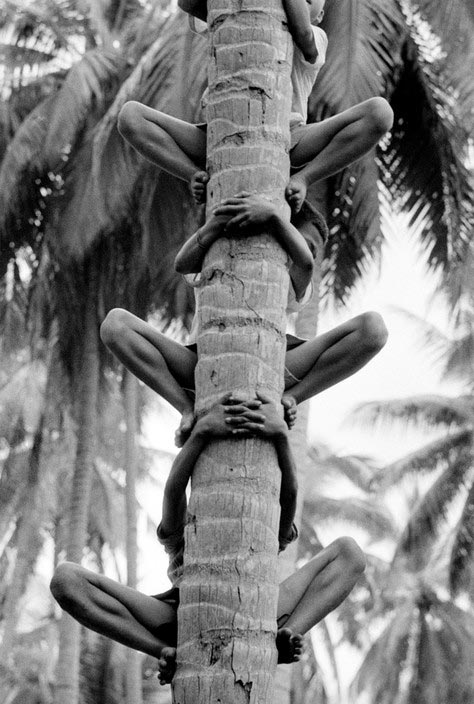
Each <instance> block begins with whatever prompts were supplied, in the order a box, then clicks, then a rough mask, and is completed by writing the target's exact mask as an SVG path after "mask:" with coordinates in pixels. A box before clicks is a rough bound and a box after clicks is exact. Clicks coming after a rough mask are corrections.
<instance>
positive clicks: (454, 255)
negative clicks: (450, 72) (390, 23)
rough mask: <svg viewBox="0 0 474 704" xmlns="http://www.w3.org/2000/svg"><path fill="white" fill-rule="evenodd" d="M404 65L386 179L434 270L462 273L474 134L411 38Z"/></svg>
mask: <svg viewBox="0 0 474 704" xmlns="http://www.w3.org/2000/svg"><path fill="white" fill-rule="evenodd" d="M403 61H404V66H403V70H402V73H401V75H400V78H399V80H398V82H397V84H396V87H395V89H394V91H393V93H392V96H391V99H390V103H391V105H392V108H393V110H394V113H395V123H394V128H393V130H392V135H391V139H390V141H389V142H388V143H387V145H386V148H385V150H382V151H381V152H380V158H381V165H382V172H381V176H382V180H383V183H384V185H385V187H386V188H387V190H388V191H389V193H390V194H391V197H392V199H393V203H394V204H395V206H396V207H398V208H399V209H401V210H403V211H405V212H407V213H408V214H409V218H410V224H411V225H412V226H416V227H419V228H420V235H421V238H422V242H423V244H424V246H425V249H426V252H427V256H428V263H429V265H430V266H431V267H433V268H436V267H442V268H444V269H446V270H447V269H448V266H451V267H453V268H455V269H456V268H457V267H461V268H462V266H463V264H464V263H465V262H466V259H467V255H468V252H469V246H470V244H469V243H470V240H471V222H472V220H471V217H472V208H473V191H472V184H471V183H470V176H469V171H468V169H467V167H466V164H465V160H466V150H467V146H468V136H469V135H468V133H467V131H466V130H465V129H463V128H462V127H461V120H460V119H459V116H458V115H457V114H456V101H455V97H454V95H453V92H452V91H451V92H450V91H449V89H447V88H446V85H447V84H446V81H445V77H444V76H443V75H442V74H441V75H440V73H439V72H438V71H439V70H440V69H439V68H438V67H437V66H435V65H434V64H430V63H428V62H427V61H423V58H422V57H421V56H420V52H419V50H418V47H417V46H416V44H415V42H414V41H413V40H412V39H407V42H406V45H405V48H404V54H403ZM415 105H416V108H415Z"/></svg>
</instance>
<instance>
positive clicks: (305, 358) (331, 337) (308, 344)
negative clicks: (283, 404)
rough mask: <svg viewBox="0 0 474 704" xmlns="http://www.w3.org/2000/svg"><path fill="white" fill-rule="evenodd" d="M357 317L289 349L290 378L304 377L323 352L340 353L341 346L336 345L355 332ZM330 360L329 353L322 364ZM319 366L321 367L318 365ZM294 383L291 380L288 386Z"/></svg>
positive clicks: (287, 355) (288, 365)
mask: <svg viewBox="0 0 474 704" xmlns="http://www.w3.org/2000/svg"><path fill="white" fill-rule="evenodd" d="M355 320H356V319H355V318H353V319H351V320H348V321H346V322H345V323H342V324H341V325H338V326H337V327H335V328H333V329H332V330H328V332H325V333H322V334H321V335H318V336H317V337H315V338H314V339H312V340H306V341H305V342H303V343H302V344H301V345H298V346H296V347H292V348H291V349H289V350H287V353H286V357H285V367H286V369H287V371H288V372H289V374H288V378H289V379H291V378H295V377H296V379H302V378H303V377H304V376H306V374H307V373H308V372H309V371H310V370H311V369H312V368H313V367H314V366H315V365H317V364H318V360H319V359H320V357H322V355H323V354H325V353H327V352H328V351H329V350H331V356H332V351H334V353H335V354H337V353H338V350H339V348H337V347H336V345H337V344H338V343H340V342H341V341H342V340H343V339H344V338H345V337H347V335H349V334H350V333H351V332H354V330H355V329H356V324H355ZM326 360H327V361H333V360H329V358H328V355H327V354H326V355H325V356H324V359H323V360H321V365H323V364H325V363H326ZM318 368H319V367H318ZM294 383H296V382H295V381H294V382H293V383H291V382H289V383H288V386H287V387H286V388H289V387H290V386H292V385H293V384H294Z"/></svg>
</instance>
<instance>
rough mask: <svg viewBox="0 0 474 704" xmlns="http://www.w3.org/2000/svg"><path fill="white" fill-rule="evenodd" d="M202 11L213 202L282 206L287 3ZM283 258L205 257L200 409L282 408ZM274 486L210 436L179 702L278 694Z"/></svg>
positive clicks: (191, 547) (193, 504) (251, 248)
mask: <svg viewBox="0 0 474 704" xmlns="http://www.w3.org/2000/svg"><path fill="white" fill-rule="evenodd" d="M238 10H240V12H239V11H238ZM208 11H209V13H208V24H209V29H210V65H209V103H208V145H207V146H208V170H209V174H210V183H209V187H208V207H209V208H212V207H213V206H215V205H216V203H218V202H220V201H221V200H222V198H226V197H229V196H232V195H234V194H235V193H237V192H238V191H240V190H243V189H246V190H248V191H251V192H257V193H261V194H262V193H265V195H268V197H269V198H271V199H272V200H274V201H276V202H278V203H279V204H280V206H281V208H282V210H283V209H284V208H285V207H286V206H285V204H284V199H283V193H284V188H285V185H286V181H287V178H288V173H289V161H288V139H289V134H288V132H289V130H288V124H289V111H290V97H291V88H290V67H291V60H292V42H291V40H290V36H289V34H288V32H287V31H286V28H285V27H284V26H283V24H282V22H283V21H284V14H283V11H282V7H281V5H280V6H278V5H277V4H276V3H274V2H273V0H260V2H259V3H258V5H255V4H254V3H253V4H252V5H250V3H249V4H248V7H247V6H246V2H245V0H244V2H243V3H242V5H239V7H238V9H237V7H235V8H234V9H232V7H231V6H230V5H229V3H228V2H227V0H226V2H223V0H211V2H209V5H208ZM233 13H236V14H233ZM287 214H288V215H289V213H288V212H287ZM256 234H259V233H256ZM286 263H287V257H286V255H285V253H284V252H283V251H282V250H281V248H280V247H279V246H278V245H277V244H276V242H275V241H274V240H273V239H272V238H270V237H268V236H266V235H259V236H258V237H254V238H248V239H245V240H235V239H234V240H226V239H222V240H219V241H218V242H217V243H216V244H215V245H214V246H213V247H212V249H211V250H210V252H209V254H208V256H207V257H206V260H205V262H204V266H203V271H202V280H203V285H202V286H201V287H200V289H199V300H198V316H199V317H198V320H199V336H198V356H199V361H198V365H197V368H196V399H197V400H196V410H197V412H198V413H199V412H202V411H203V410H204V409H207V408H209V407H210V406H211V405H212V404H213V403H215V402H216V401H217V400H218V399H219V398H220V397H221V396H222V395H223V394H224V393H225V392H227V391H235V390H237V391H240V392H243V393H246V394H248V395H252V396H253V395H254V394H255V391H256V389H257V388H258V389H261V390H265V391H266V392H267V393H269V394H270V395H271V396H272V398H273V400H274V401H275V402H279V400H280V397H281V393H282V390H283V364H284V354H285V336H284V332H285V308H286V303H287V294H288V283H289V281H288V273H287V265H286ZM279 484H280V472H279V468H278V463H277V461H276V455H275V451H274V448H273V446H272V445H271V444H270V443H265V442H262V441H259V440H245V441H239V440H235V441H234V440H228V441H220V442H214V443H212V444H211V445H210V446H208V448H206V450H205V451H204V452H203V454H202V455H201V457H200V458H199V461H198V463H197V465H196V468H195V471H194V473H193V479H192V493H191V500H190V505H189V519H188V524H187V526H186V531H185V536H186V552H185V560H184V577H183V582H182V584H181V590H180V591H181V606H180V610H179V614H178V668H177V674H176V677H175V680H174V701H175V702H176V703H178V702H179V704H205V703H206V704H207V703H208V702H220V703H221V704H248V703H249V702H250V701H252V702H253V701H255V702H259V704H268V703H269V702H270V701H271V700H272V690H273V677H274V671H275V666H276V649H275V632H276V606H277V595H278V585H277V570H276V566H277V565H276V557H277V542H278V541H277V535H278V520H279Z"/></svg>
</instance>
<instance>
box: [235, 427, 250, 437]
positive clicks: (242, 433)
mask: <svg viewBox="0 0 474 704" xmlns="http://www.w3.org/2000/svg"><path fill="white" fill-rule="evenodd" d="M235 435H237V436H239V437H244V438H251V437H253V435H252V433H251V432H249V431H248V430H247V429H245V428H234V430H233V431H232V436H235Z"/></svg>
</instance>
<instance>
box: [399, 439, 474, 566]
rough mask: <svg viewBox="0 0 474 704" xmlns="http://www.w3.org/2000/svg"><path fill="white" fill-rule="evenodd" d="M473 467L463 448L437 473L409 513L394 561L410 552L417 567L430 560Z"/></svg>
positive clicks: (410, 557)
mask: <svg viewBox="0 0 474 704" xmlns="http://www.w3.org/2000/svg"><path fill="white" fill-rule="evenodd" d="M472 469H473V458H472V455H471V454H470V453H469V452H464V453H463V454H461V455H460V456H459V457H458V458H457V459H456V460H455V461H453V462H452V463H451V464H450V465H449V467H448V468H447V469H446V470H445V471H444V472H443V473H442V474H441V476H440V477H438V479H437V480H436V481H435V482H434V484H433V485H432V486H431V487H430V489H428V491H427V492H426V494H425V495H424V496H423V497H422V499H421V500H420V502H419V504H418V506H417V507H416V508H415V510H414V511H413V513H412V515H411V516H410V519H409V521H408V523H407V525H406V527H405V529H404V531H403V533H402V535H401V537H400V541H399V544H398V546H397V550H396V552H395V556H394V562H396V561H397V560H398V559H399V557H400V556H401V555H406V556H408V557H409V559H410V561H411V564H412V565H413V567H414V568H415V569H420V567H422V566H424V565H425V564H426V563H427V562H428V560H429V556H430V548H431V547H432V545H433V544H434V542H435V541H436V539H437V536H438V534H439V531H440V529H441V527H442V525H443V524H445V522H446V518H447V516H448V512H449V509H450V507H451V505H452V503H453V501H454V500H455V499H456V498H457V497H458V496H459V495H460V493H461V492H462V491H464V490H465V483H466V481H467V480H468V479H469V477H470V475H472Z"/></svg>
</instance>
